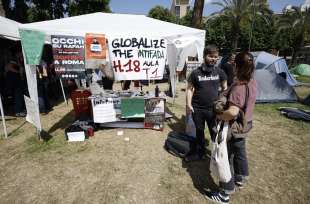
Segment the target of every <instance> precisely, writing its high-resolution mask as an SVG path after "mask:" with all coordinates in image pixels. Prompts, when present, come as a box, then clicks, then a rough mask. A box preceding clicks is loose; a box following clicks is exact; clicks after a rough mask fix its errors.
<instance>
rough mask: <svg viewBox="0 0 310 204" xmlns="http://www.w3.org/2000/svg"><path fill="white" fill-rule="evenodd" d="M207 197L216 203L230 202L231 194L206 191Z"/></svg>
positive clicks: (226, 203) (227, 203)
mask: <svg viewBox="0 0 310 204" xmlns="http://www.w3.org/2000/svg"><path fill="white" fill-rule="evenodd" d="M205 198H206V199H208V200H210V201H213V202H215V203H221V204H229V195H224V193H221V192H212V191H206V193H205Z"/></svg>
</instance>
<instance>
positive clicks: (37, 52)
mask: <svg viewBox="0 0 310 204" xmlns="http://www.w3.org/2000/svg"><path fill="white" fill-rule="evenodd" d="M19 35H20V38H21V43H22V46H23V50H24V54H25V59H26V64H29V65H38V64H40V61H41V56H42V50H43V45H44V41H45V34H44V33H43V32H39V31H34V30H24V29H19Z"/></svg>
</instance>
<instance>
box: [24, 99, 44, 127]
mask: <svg viewBox="0 0 310 204" xmlns="http://www.w3.org/2000/svg"><path fill="white" fill-rule="evenodd" d="M24 99H25V104H26V109H27V117H26V120H27V121H28V122H30V123H31V124H33V125H34V126H35V127H36V128H37V129H38V130H39V131H41V130H42V127H41V121H40V113H39V108H38V107H39V104H38V103H37V102H35V101H34V100H32V99H30V98H29V97H27V96H24Z"/></svg>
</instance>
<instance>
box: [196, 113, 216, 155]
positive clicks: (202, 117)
mask: <svg viewBox="0 0 310 204" xmlns="http://www.w3.org/2000/svg"><path fill="white" fill-rule="evenodd" d="M192 116H193V120H194V123H195V127H196V143H197V147H196V152H197V153H198V154H199V155H200V156H203V155H204V154H205V133H204V131H205V123H206V122H207V125H208V129H209V132H210V135H211V138H215V136H216V131H215V114H214V112H213V110H212V108H210V109H197V108H194V113H193V114H192Z"/></svg>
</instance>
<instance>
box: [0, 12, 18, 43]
mask: <svg viewBox="0 0 310 204" xmlns="http://www.w3.org/2000/svg"><path fill="white" fill-rule="evenodd" d="M20 25H21V24H20V23H18V22H16V21H13V20H10V19H7V18H5V17H2V16H0V37H2V38H7V39H10V40H19V33H18V27H19V26H20Z"/></svg>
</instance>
